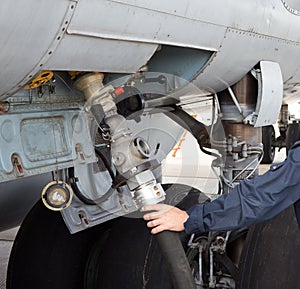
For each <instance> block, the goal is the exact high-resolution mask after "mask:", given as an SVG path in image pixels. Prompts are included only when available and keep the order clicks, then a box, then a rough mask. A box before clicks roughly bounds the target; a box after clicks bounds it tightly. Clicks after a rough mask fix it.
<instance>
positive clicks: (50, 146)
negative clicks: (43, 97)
mask: <svg viewBox="0 0 300 289" xmlns="http://www.w3.org/2000/svg"><path fill="white" fill-rule="evenodd" d="M86 127H88V126H87V119H86V115H85V114H84V113H80V114H79V112H78V111H64V110H63V111H53V112H51V111H50V112H49V111H46V112H33V113H22V114H9V115H0V146H1V151H0V182H3V181H8V180H10V179H15V178H17V177H23V176H30V175H35V174H41V173H45V172H49V171H55V170H59V169H62V168H66V167H71V166H73V161H74V160H75V159H77V158H80V156H79V153H82V154H83V155H84V160H81V161H82V162H87V163H89V162H93V161H95V156H94V149H93V145H92V143H91V141H90V142H89V141H88V140H89V139H90V135H89V133H88V130H87V129H86ZM74 130H75V131H76V134H74ZM78 146H80V147H81V150H80V152H79V151H78V150H77V151H76V147H78ZM14 156H16V158H17V163H15V162H14ZM18 165H19V166H21V170H20V169H18V168H17V166H18Z"/></svg>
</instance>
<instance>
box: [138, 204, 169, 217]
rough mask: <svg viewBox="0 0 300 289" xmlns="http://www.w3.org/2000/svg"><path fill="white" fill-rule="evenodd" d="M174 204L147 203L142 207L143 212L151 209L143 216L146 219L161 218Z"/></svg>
mask: <svg viewBox="0 0 300 289" xmlns="http://www.w3.org/2000/svg"><path fill="white" fill-rule="evenodd" d="M171 208H172V206H169V205H165V204H155V205H147V206H144V207H142V212H147V211H151V212H149V213H146V214H145V215H144V216H143V218H144V220H146V221H149V220H153V219H157V218H160V217H161V216H162V215H163V214H164V213H165V212H167V211H169V210H170V209H171Z"/></svg>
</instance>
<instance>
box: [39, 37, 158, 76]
mask: <svg viewBox="0 0 300 289" xmlns="http://www.w3.org/2000/svg"><path fill="white" fill-rule="evenodd" d="M156 49H157V45H156V44H148V43H139V42H138V43H137V42H129V41H118V40H105V39H101V38H95V37H86V36H80V35H66V36H65V37H64V39H63V41H62V42H61V44H60V46H59V47H58V49H57V51H56V52H55V54H54V55H53V56H52V58H51V59H50V60H49V61H48V62H47V63H46V64H45V68H47V69H48V68H49V69H54V70H78V71H101V72H119V73H132V72H136V71H137V70H138V69H139V68H140V67H141V66H143V65H145V64H146V63H147V61H148V60H149V58H150V57H151V56H152V55H153V53H154V52H155V51H156Z"/></svg>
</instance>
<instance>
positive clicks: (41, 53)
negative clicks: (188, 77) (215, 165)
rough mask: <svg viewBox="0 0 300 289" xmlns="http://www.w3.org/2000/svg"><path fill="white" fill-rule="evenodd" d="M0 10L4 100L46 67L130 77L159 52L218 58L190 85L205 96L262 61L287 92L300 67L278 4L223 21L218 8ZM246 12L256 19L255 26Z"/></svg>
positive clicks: (201, 4) (19, 4)
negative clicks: (275, 66)
mask: <svg viewBox="0 0 300 289" xmlns="http://www.w3.org/2000/svg"><path fill="white" fill-rule="evenodd" d="M285 2H287V1H285ZM0 5H1V6H0V8H1V9H0V10H1V17H0V19H1V20H0V21H1V22H0V25H1V27H3V29H2V31H1V37H0V43H1V47H2V50H1V54H0V60H1V63H3V67H5V69H3V70H2V71H1V73H0V81H1V89H0V94H1V95H2V97H1V98H2V99H3V98H5V97H6V96H7V94H9V93H11V92H13V91H15V90H16V89H18V88H19V87H21V86H23V85H24V84H25V83H26V81H27V79H30V78H32V77H33V75H34V74H35V73H36V72H38V70H40V69H43V68H44V67H47V68H49V69H57V70H68V69H72V70H75V69H76V70H96V71H102V72H134V71H135V70H136V69H139V68H140V67H141V66H143V65H144V64H146V63H147V61H148V60H149V59H150V58H151V57H152V55H153V54H154V53H155V51H156V48H157V47H158V45H160V44H163V45H172V46H180V47H192V48H197V49H203V50H209V51H215V52H217V53H216V54H215V57H213V58H212V59H211V60H210V62H209V63H208V64H207V66H206V67H205V68H204V69H202V71H201V73H200V74H199V77H197V79H196V80H195V83H196V84H197V85H199V86H200V87H202V88H205V89H207V90H208V91H217V90H220V89H224V88H226V87H228V86H229V85H232V84H233V83H235V82H237V81H238V80H239V79H240V78H241V77H242V76H244V75H245V73H246V72H248V71H249V70H250V69H251V68H252V67H253V66H254V65H256V64H257V63H258V62H259V61H260V60H262V59H265V60H270V61H274V62H278V63H279V64H280V66H281V69H282V73H283V79H284V81H285V83H286V85H288V84H296V83H298V82H299V79H300V64H298V63H297V62H295V61H293V59H297V58H298V56H299V45H300V44H299V41H300V36H299V33H298V27H299V24H300V17H298V15H295V14H293V13H290V11H289V10H287V9H286V7H285V6H284V3H283V2H282V1H281V0H276V1H267V0H264V1H259V2H256V1H250V0H249V1H240V2H236V1H233V0H226V1H225V2H224V1H223V2H222V13H221V14H220V13H219V10H220V2H219V1H217V0H213V1H210V2H209V3H208V2H206V1H197V0H190V1H179V0H174V1H172V5H169V4H166V3H164V2H157V1H152V2H145V1H141V0H137V1H133V0H115V1H108V0H101V1H96V0H91V1H67V0H63V1H60V0H55V1H50V2H49V1H46V0H43V1H39V2H38V3H37V2H36V1H33V0H31V2H30V3H28V1H27V2H26V4H25V3H24V1H21V0H17V1H14V2H11V1H8V0H4V1H1V4H0ZM291 6H292V5H291ZM32 7H34V9H32ZM33 11H34V14H33ZM45 11H47V12H46V13H47V17H45ZM249 11H255V21H253V16H252V15H251V14H250V13H249ZM66 32H67V34H66ZM253 47H255V48H254V49H253ZM112 52H113V53H112ZM12 55H13V57H12ZM287 55H288V57H287Z"/></svg>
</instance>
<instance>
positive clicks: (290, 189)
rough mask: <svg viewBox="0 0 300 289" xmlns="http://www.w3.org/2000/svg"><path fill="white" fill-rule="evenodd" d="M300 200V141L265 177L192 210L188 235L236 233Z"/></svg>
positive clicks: (260, 177) (249, 182) (238, 186)
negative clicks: (236, 230) (209, 232)
mask: <svg viewBox="0 0 300 289" xmlns="http://www.w3.org/2000/svg"><path fill="white" fill-rule="evenodd" d="M299 199H300V142H297V143H296V144H295V145H294V146H293V148H292V149H291V150H290V151H289V155H288V158H287V159H286V160H285V161H284V162H283V163H280V164H277V165H273V166H271V168H270V170H269V171H267V172H266V173H265V174H263V175H260V176H256V177H255V178H253V179H251V180H243V181H242V182H240V184H238V185H237V186H236V187H235V188H233V189H232V190H231V191H230V192H229V193H228V194H224V195H222V196H220V197H219V198H217V199H216V200H214V201H212V202H210V203H206V204H198V205H196V206H194V207H192V208H191V209H190V210H188V214H189V218H188V219H187V221H186V222H185V224H184V225H185V231H186V232H187V233H188V234H191V233H195V232H207V231H223V230H233V229H237V228H241V227H247V226H250V225H252V224H255V223H259V222H262V221H265V220H268V219H271V218H273V217H274V216H276V215H277V214H279V213H280V212H281V211H283V210H284V209H286V208H287V207H289V206H290V205H292V204H294V203H295V202H296V201H297V200H299Z"/></svg>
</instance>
